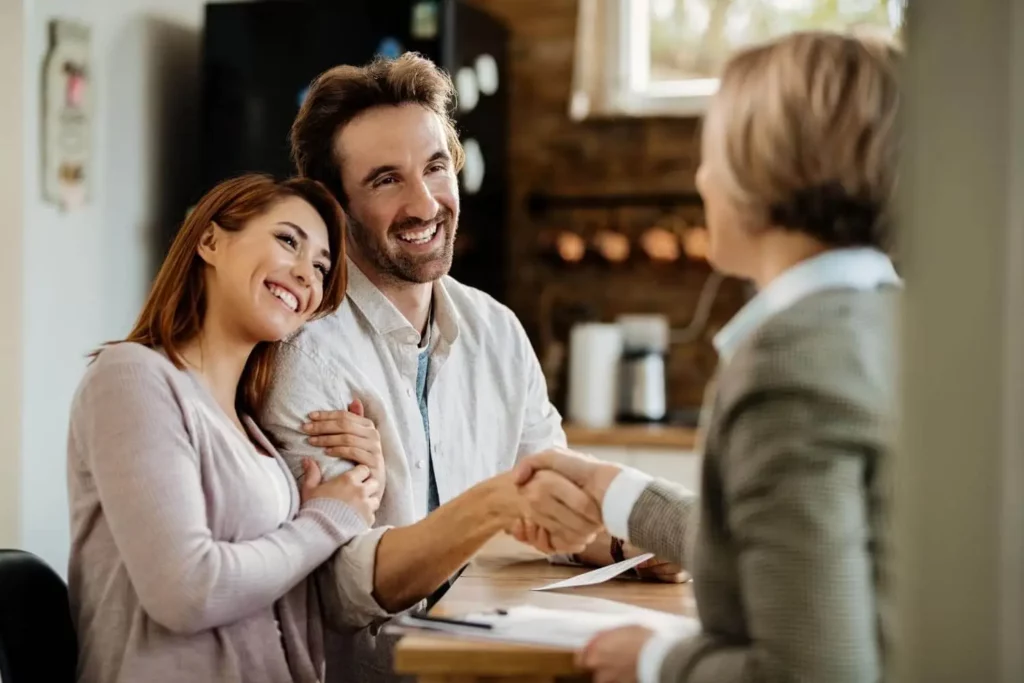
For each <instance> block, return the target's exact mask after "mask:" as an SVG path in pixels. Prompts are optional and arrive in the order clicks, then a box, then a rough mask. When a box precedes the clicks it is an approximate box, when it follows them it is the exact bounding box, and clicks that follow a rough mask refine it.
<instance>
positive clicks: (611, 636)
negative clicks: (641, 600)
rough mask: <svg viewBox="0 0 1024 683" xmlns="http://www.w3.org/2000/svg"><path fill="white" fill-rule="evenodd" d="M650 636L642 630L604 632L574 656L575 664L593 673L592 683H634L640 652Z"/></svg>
mask: <svg viewBox="0 0 1024 683" xmlns="http://www.w3.org/2000/svg"><path fill="white" fill-rule="evenodd" d="M653 635H654V632H653V631H651V630H650V629H646V628H644V627H642V626H624V627H622V628H617V629H612V630H610V631H603V632H602V633H598V634H597V635H596V636H594V639H593V640H591V641H590V642H589V643H587V646H586V647H585V648H583V650H582V651H581V652H579V653H577V655H576V663H577V665H578V666H580V667H582V668H584V669H586V670H588V671H592V672H593V675H594V678H593V680H594V683H636V679H637V675H636V674H637V671H636V669H637V661H638V660H639V659H640V651H641V650H642V649H643V647H644V645H645V644H646V643H647V641H648V640H650V638H651V636H653Z"/></svg>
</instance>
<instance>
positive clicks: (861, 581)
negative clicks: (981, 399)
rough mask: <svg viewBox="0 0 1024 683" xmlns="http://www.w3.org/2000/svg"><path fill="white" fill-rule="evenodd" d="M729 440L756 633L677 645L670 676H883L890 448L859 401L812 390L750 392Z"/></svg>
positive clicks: (725, 681) (729, 504) (699, 679)
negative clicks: (883, 485) (880, 515)
mask: <svg viewBox="0 0 1024 683" xmlns="http://www.w3.org/2000/svg"><path fill="white" fill-rule="evenodd" d="M727 419H728V420H729V423H728V424H729V426H728V432H727V434H726V436H725V438H723V443H722V444H721V471H722V477H723V482H724V495H725V500H724V507H725V510H726V519H725V521H726V525H727V527H728V529H729V531H730V533H731V535H732V536H733V540H734V543H735V547H736V549H737V552H738V572H739V583H740V591H741V596H742V603H743V605H742V609H743V613H744V617H745V619H746V622H747V628H748V631H749V634H750V641H749V642H738V641H736V640H735V639H729V638H726V637H724V636H720V635H718V634H714V633H707V632H705V633H703V634H701V635H699V636H696V637H694V638H688V639H685V640H681V641H679V642H677V643H676V644H675V645H674V646H673V647H672V648H671V649H669V650H668V652H667V653H665V654H664V659H663V661H662V662H661V666H660V673H659V679H660V681H661V682H662V683H680V682H682V681H686V682H688V683H711V682H712V681H714V682H715V683H775V682H779V683H781V682H783V681H829V682H830V683H862V682H864V681H877V680H879V679H880V676H881V662H880V656H879V649H878V646H877V642H878V641H877V636H878V634H877V630H878V625H877V621H876V614H877V609H876V596H875V590H874V575H873V572H874V567H873V562H872V548H873V544H874V541H875V539H873V538H872V535H871V526H870V523H869V522H870V519H869V517H870V514H871V510H870V505H869V495H868V492H867V485H866V482H867V480H868V479H869V472H868V470H869V469H870V468H873V467H874V463H873V459H874V458H875V457H876V456H877V455H878V453H877V448H876V447H875V446H874V442H873V440H872V439H871V438H868V437H867V436H865V438H860V437H859V436H858V435H859V434H865V435H866V434H867V432H866V430H861V429H858V425H863V424H865V422H864V414H863V411H862V410H860V409H859V408H858V407H857V406H856V404H855V403H854V402H851V401H847V400H844V399H843V398H842V397H840V396H837V395H830V394H823V393H820V392H816V391H813V390H811V389H801V388H786V389H778V390H775V391H762V392H758V393H752V394H749V395H747V396H746V397H745V398H744V400H742V401H740V402H739V403H738V404H736V406H735V408H734V409H733V410H732V411H731V415H729V416H728V417H727Z"/></svg>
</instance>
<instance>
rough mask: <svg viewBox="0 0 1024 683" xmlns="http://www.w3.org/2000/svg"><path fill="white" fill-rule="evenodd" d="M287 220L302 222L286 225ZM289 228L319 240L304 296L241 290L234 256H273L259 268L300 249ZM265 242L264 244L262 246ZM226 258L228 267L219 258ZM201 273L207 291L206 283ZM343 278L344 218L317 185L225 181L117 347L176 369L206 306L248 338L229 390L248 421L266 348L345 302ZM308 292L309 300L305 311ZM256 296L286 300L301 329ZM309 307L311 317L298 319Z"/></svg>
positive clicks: (293, 288)
mask: <svg viewBox="0 0 1024 683" xmlns="http://www.w3.org/2000/svg"><path fill="white" fill-rule="evenodd" d="M295 215H301V216H303V220H302V221H300V220H299V219H294V216H295ZM299 222H305V223H306V224H307V226H308V225H309V224H310V223H313V224H319V226H322V227H321V228H320V236H317V237H316V238H315V239H314V243H318V247H317V248H316V249H315V254H313V256H311V257H310V258H311V259H313V260H312V263H311V264H310V265H311V267H312V268H313V269H314V270H315V271H316V272H315V274H314V277H311V278H310V282H309V283H308V285H309V289H310V291H307V292H301V293H300V291H299V290H300V289H304V288H305V286H306V285H305V284H303V283H299V284H295V283H292V284H288V282H289V280H290V278H289V277H288V276H287V275H286V276H284V277H282V276H281V275H280V274H279V273H265V276H266V277H265V278H263V279H261V280H260V281H259V282H256V283H255V287H251V286H249V284H247V283H245V282H244V281H241V279H242V278H245V277H247V275H246V272H245V270H244V269H249V270H250V271H251V270H252V268H253V264H252V263H251V261H252V259H251V258H239V257H240V256H246V255H247V256H253V257H256V258H257V259H258V258H259V255H260V254H261V253H262V251H263V250H265V249H267V248H268V247H276V249H279V250H281V251H279V252H275V251H271V253H270V254H269V255H267V258H269V259H272V258H273V257H274V256H275V255H276V256H278V257H280V256H283V255H284V254H285V253H292V254H295V255H300V253H304V252H306V251H308V250H309V249H310V245H311V241H310V236H309V231H307V230H306V229H305V228H303V227H301V226H300V225H299V224H298V223H299ZM248 228H252V229H248ZM268 233H270V234H271V235H272V236H273V241H270V240H268V239H267V236H268ZM228 251H230V252H231V253H232V256H233V258H231V259H228V258H225V257H224V254H225V253H227V252H228ZM263 260H264V261H265V260H266V259H263ZM210 261H214V263H210ZM209 266H213V267H212V269H211V268H210V267H209ZM279 267H281V266H280V265H279ZM211 270H212V282H210V281H209V280H210V279H208V278H207V276H206V275H207V271H211ZM248 274H249V275H250V276H251V275H254V273H252V272H249V273H248ZM346 276H347V273H346V270H345V221H344V214H343V213H342V212H341V210H340V208H339V207H338V205H337V202H336V201H335V200H334V198H333V197H332V196H331V195H330V193H329V192H327V190H326V189H325V188H324V187H323V186H322V185H320V184H319V183H317V182H315V181H312V180H307V179H301V178H294V179H291V180H286V181H283V182H276V181H274V180H273V179H272V178H270V177H267V176H263V175H245V176H241V177H238V178H233V179H231V180H227V181H225V182H223V183H221V184H220V185H218V186H217V187H215V188H214V189H212V190H211V191H210V192H208V193H207V194H206V196H205V197H203V199H202V201H201V202H200V203H199V205H198V206H196V208H195V210H194V211H192V213H190V214H189V217H188V219H187V220H186V221H185V224H184V225H182V227H181V230H180V231H179V233H178V236H177V238H176V239H175V240H174V243H173V244H172V245H171V249H170V251H169V252H168V254H167V258H166V260H165V261H164V264H163V266H162V267H161V269H160V272H159V273H158V274H157V277H156V281H155V282H154V284H153V288H152V290H151V291H150V294H149V297H148V299H147V300H146V304H145V306H144V307H143V309H142V313H141V314H140V315H139V318H138V320H137V321H136V323H135V326H134V328H133V329H132V331H131V332H130V333H129V334H128V336H127V337H126V338H125V339H124V341H127V342H136V343H138V344H142V345H143V346H148V347H151V348H162V349H163V350H164V352H165V353H166V354H167V356H168V358H170V360H171V362H173V363H174V364H175V365H176V366H178V367H181V366H182V365H183V362H184V361H183V358H182V356H181V351H180V347H181V346H182V345H183V344H186V343H188V342H190V341H193V340H195V338H196V337H197V335H199V333H200V331H201V329H202V326H203V321H204V318H205V317H206V316H207V313H208V312H209V309H210V308H211V307H216V308H217V309H223V313H224V314H225V315H227V316H230V317H233V318H235V319H236V320H235V324H236V325H238V326H240V327H241V328H243V329H247V334H248V335H249V336H253V337H254V339H253V341H254V343H255V344H256V347H255V349H254V350H253V352H252V354H251V355H250V356H249V361H248V363H247V364H246V372H245V373H244V375H243V377H242V382H241V384H240V385H239V399H240V404H241V405H240V407H241V408H242V409H243V410H244V411H245V412H246V413H248V414H255V412H254V411H255V410H256V409H257V408H258V406H259V401H260V397H261V396H262V395H263V394H264V390H265V388H266V385H267V382H269V378H270V368H271V367H272V366H273V354H274V349H275V346H274V345H273V343H271V342H273V341H276V340H278V339H282V338H284V337H285V336H287V335H288V334H289V333H290V332H292V331H294V330H295V329H297V328H298V326H299V325H300V324H301V323H302V322H304V321H305V319H309V318H312V317H317V316H319V315H322V314H324V313H328V312H330V311H332V310H334V309H335V308H337V307H338V305H339V304H340V303H341V301H342V299H343V298H344V296H345V284H346ZM300 279H301V278H300ZM235 280H238V281H237V282H235ZM211 284H212V285H213V286H214V287H216V289H217V292H216V294H215V295H214V296H210V292H209V291H208V288H209V287H210V286H211ZM218 285H220V286H218ZM224 285H227V286H224ZM312 291H316V292H318V293H317V294H316V297H315V298H316V301H315V302H313V294H311V293H310V292H312ZM266 293H270V294H273V295H274V296H276V297H278V298H279V299H280V300H282V301H285V300H287V299H291V300H293V301H286V304H287V305H288V307H289V308H290V309H291V310H292V312H293V313H300V314H302V317H303V320H289V319H288V318H287V317H285V318H282V317H281V316H280V315H278V314H277V311H276V309H263V308H260V307H259V305H258V302H259V300H260V298H261V297H263V296H264V295H265V294H266ZM300 301H301V303H302V309H303V310H300V309H299V303H300ZM311 303H313V304H314V305H312V308H313V310H312V311H306V310H305V309H306V308H307V307H310V305H311ZM254 304H255V305H256V306H255V307H254ZM220 312H221V311H220V310H218V314H219V313H220ZM253 328H263V329H253ZM289 328H291V329H289Z"/></svg>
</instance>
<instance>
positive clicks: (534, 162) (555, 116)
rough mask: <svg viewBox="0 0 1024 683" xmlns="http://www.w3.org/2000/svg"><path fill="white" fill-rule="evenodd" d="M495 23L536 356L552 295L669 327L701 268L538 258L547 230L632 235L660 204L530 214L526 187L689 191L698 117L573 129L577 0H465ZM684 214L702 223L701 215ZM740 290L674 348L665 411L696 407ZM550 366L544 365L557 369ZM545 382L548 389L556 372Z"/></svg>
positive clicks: (518, 252)
mask: <svg viewBox="0 0 1024 683" xmlns="http://www.w3.org/2000/svg"><path fill="white" fill-rule="evenodd" d="M472 2H473V3H474V4H475V5H477V6H479V7H481V8H483V9H485V10H486V11H488V12H490V13H491V14H492V15H494V16H496V17H499V18H501V19H502V20H504V21H505V22H506V24H507V25H508V27H509V29H510V31H511V34H512V37H511V41H512V43H511V46H510V55H511V83H509V84H507V86H508V87H509V88H510V98H511V101H512V111H511V141H510V145H511V147H510V164H511V169H510V171H511V187H510V198H511V208H510V217H509V218H510V223H509V229H510V231H511V240H510V251H509V255H508V258H509V267H510V271H511V274H512V275H511V278H510V285H509V292H508V301H509V304H510V305H511V306H512V308H513V309H514V310H515V311H516V313H517V314H518V315H519V316H520V318H521V319H522V321H523V324H524V325H525V326H526V328H527V331H528V332H529V333H530V335H531V338H532V339H533V340H534V341H535V343H536V344H537V346H538V352H539V353H540V354H541V357H542V359H546V360H550V359H551V358H552V357H553V355H552V354H551V353H548V351H549V349H546V348H541V346H542V344H541V338H542V336H544V335H543V330H544V329H545V324H546V322H547V321H546V320H545V319H544V318H545V317H546V316H544V315H542V305H541V304H542V300H543V299H545V298H551V295H552V292H553V291H554V289H555V288H557V289H558V290H560V291H562V292H563V297H564V296H568V297H570V298H573V299H578V300H579V301H580V302H582V303H584V304H587V305H589V306H590V307H591V308H592V309H593V310H594V311H596V312H597V313H598V315H599V317H600V318H602V319H605V320H610V319H612V318H613V317H614V316H615V315H617V314H618V313H626V312H658V313H665V314H667V315H669V316H670V319H671V320H672V323H673V325H675V326H682V325H685V324H686V323H687V322H689V320H690V316H691V315H692V314H693V311H694V308H695V306H696V301H697V298H698V296H699V293H700V290H701V287H702V285H703V283H704V281H705V279H706V277H707V274H708V268H707V266H706V265H705V264H703V262H697V261H690V260H683V261H682V262H676V263H674V264H671V265H665V266H660V265H654V264H651V263H650V262H646V261H644V260H642V259H639V258H638V259H632V260H631V261H630V262H628V263H626V264H622V265H620V266H616V267H610V266H608V265H602V264H600V263H596V262H589V263H584V264H580V265H577V266H573V267H567V266H565V265H560V264H559V263H558V262H557V261H555V260H554V259H550V258H545V257H544V255H543V251H542V249H541V247H540V242H541V239H542V236H543V235H544V234H548V233H550V232H551V231H553V230H559V229H563V228H567V229H570V230H577V231H581V232H583V233H590V232H592V231H594V230H595V229H596V228H597V227H598V226H602V225H607V226H610V227H613V228H615V229H617V230H619V231H621V232H624V233H626V234H627V235H628V236H631V237H636V236H638V235H639V234H640V233H641V232H642V231H643V230H644V229H645V228H647V227H649V226H650V225H652V224H653V223H654V222H656V221H658V220H659V218H661V217H663V214H661V212H660V211H659V210H657V209H630V210H620V211H617V212H614V213H612V212H608V211H585V212H584V211H573V212H549V213H546V214H544V215H543V216H539V217H538V216H532V215H530V213H529V212H528V210H527V206H526V198H527V196H528V195H529V194H530V192H531V191H535V190H544V191H546V192H551V193H559V194H574V193H582V194H601V193H658V192H662V193H664V192H686V191H692V190H693V182H694V173H695V171H696V168H697V165H698V162H699V159H698V155H699V147H698V145H697V122H696V121H695V120H692V119H690V120H686V119H623V120H615V121H587V122H582V123H580V122H574V121H572V120H570V119H569V117H568V113H567V112H568V101H569V93H570V83H571V77H572V59H573V41H574V32H575V24H576V0H472ZM685 218H686V219H687V220H688V221H689V222H690V223H692V224H697V225H700V224H701V223H702V220H701V216H700V210H699V209H691V210H689V212H688V213H687V214H686V215H685ZM743 295H744V288H743V287H742V286H741V284H740V283H738V282H735V281H731V280H730V281H727V282H726V283H725V285H724V286H723V288H722V291H721V292H720V294H719V297H718V299H717V301H716V304H715V306H714V309H713V313H712V322H711V325H710V326H709V328H708V329H707V331H706V332H705V335H704V338H703V339H702V340H700V341H699V342H697V343H694V344H690V345H686V346H676V347H673V349H672V352H671V355H670V358H669V363H668V375H669V378H668V393H669V397H668V398H669V406H670V408H676V409H682V408H689V407H695V406H698V405H699V403H700V400H701V397H702V393H703V389H704V385H705V384H706V382H707V380H708V378H709V377H710V375H711V373H712V371H713V370H714V367H715V363H716V355H715V352H714V350H713V348H712V347H711V345H710V341H709V340H710V338H711V336H712V335H713V334H714V332H715V331H716V330H717V329H719V328H720V327H721V326H722V325H723V324H724V323H725V322H726V321H728V319H729V318H730V317H731V316H732V315H733V314H734V313H735V311H736V310H738V308H739V306H741V305H742V301H743ZM554 365H556V364H553V365H552V366H551V367H554ZM555 375H556V373H554V371H553V370H552V379H554V380H555V384H556V385H557V376H555Z"/></svg>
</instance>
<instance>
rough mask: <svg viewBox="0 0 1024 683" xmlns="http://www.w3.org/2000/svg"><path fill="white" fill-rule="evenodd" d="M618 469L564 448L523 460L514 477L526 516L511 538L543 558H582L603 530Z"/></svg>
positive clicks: (519, 520)
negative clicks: (558, 555) (604, 511)
mask: <svg viewBox="0 0 1024 683" xmlns="http://www.w3.org/2000/svg"><path fill="white" fill-rule="evenodd" d="M621 469H622V468H621V467H619V466H618V465H615V464H612V463H608V462H602V461H600V460H597V459H596V458H594V457H592V456H589V455H584V454H582V453H576V452H574V451H570V450H568V449H564V448H553V449H551V450H547V451H543V452H541V453H537V454H535V455H530V456H527V457H525V458H523V459H522V460H521V461H520V462H519V464H518V465H516V467H515V469H514V470H513V471H512V476H513V479H514V482H515V484H516V486H517V487H518V489H519V494H520V505H521V508H522V515H521V516H520V518H519V519H518V520H517V521H516V522H515V524H514V525H513V526H512V528H510V529H508V533H509V534H511V535H512V536H514V537H515V538H516V539H517V540H519V541H520V542H523V543H527V544H529V545H532V546H533V547H535V548H536V549H537V550H540V551H541V552H543V553H547V554H553V553H572V554H576V553H581V552H583V551H584V550H585V549H586V548H587V546H589V545H590V544H591V543H593V542H594V541H595V540H596V539H597V536H598V534H600V533H601V532H602V531H603V530H604V520H603V515H602V506H603V504H604V498H605V494H606V493H607V491H608V487H609V485H610V484H611V483H612V480H613V479H615V477H616V476H618V474H619V472H620V471H621Z"/></svg>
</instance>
